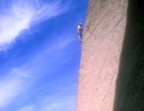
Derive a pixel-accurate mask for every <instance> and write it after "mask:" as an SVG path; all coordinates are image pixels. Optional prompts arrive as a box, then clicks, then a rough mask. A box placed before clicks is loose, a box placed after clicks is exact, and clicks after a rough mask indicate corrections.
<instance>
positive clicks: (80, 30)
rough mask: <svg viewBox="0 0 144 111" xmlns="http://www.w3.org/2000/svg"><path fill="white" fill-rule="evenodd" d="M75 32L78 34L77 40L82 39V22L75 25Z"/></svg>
mask: <svg viewBox="0 0 144 111" xmlns="http://www.w3.org/2000/svg"><path fill="white" fill-rule="evenodd" d="M77 34H78V38H79V41H80V42H81V41H82V37H83V27H82V23H79V24H78V26H77Z"/></svg>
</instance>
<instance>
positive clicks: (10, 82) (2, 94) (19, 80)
mask: <svg viewBox="0 0 144 111" xmlns="http://www.w3.org/2000/svg"><path fill="white" fill-rule="evenodd" d="M7 74H8V76H7V77H5V78H4V79H3V80H1V82H0V108H3V107H6V106H7V105H9V104H11V103H12V102H13V100H14V99H15V98H16V97H17V96H18V95H20V94H21V93H23V91H24V90H26V88H28V87H29V85H30V82H29V79H30V78H29V77H27V76H23V75H24V71H22V70H20V69H19V70H18V69H17V70H16V69H13V70H12V71H10V72H8V73H7ZM21 74H22V75H21Z"/></svg>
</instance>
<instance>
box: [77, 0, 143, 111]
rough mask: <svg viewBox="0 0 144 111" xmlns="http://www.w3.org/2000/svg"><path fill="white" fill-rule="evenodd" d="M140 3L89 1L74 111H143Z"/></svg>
mask: <svg viewBox="0 0 144 111" xmlns="http://www.w3.org/2000/svg"><path fill="white" fill-rule="evenodd" d="M143 4H144V3H143V0H89V8H88V11H87V20H86V24H85V30H84V37H83V42H82V58H81V66H80V73H79V86H78V95H77V105H76V111H144V6H143Z"/></svg>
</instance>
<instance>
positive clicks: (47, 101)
mask: <svg viewBox="0 0 144 111" xmlns="http://www.w3.org/2000/svg"><path fill="white" fill-rule="evenodd" d="M63 87H65V86H63ZM70 87H71V86H70ZM74 89H76V88H75V87H73V86H72V87H71V88H69V89H67V90H63V89H61V90H59V91H58V92H57V93H54V94H53V95H49V96H43V97H41V98H39V100H37V101H36V102H35V103H33V104H31V105H27V106H24V107H22V108H20V109H19V110H18V111H74V110H75V102H76V98H75V93H74V92H73V91H72V92H73V93H71V90H74ZM69 93H70V94H69Z"/></svg>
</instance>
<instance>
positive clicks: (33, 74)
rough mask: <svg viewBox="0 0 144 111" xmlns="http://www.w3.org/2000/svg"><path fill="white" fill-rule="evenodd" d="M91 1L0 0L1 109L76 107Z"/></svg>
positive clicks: (56, 110) (63, 110)
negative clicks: (81, 33) (81, 28)
mask: <svg viewBox="0 0 144 111" xmlns="http://www.w3.org/2000/svg"><path fill="white" fill-rule="evenodd" d="M87 5H88V0H79V1H78V0H67V1H66V0H1V1H0V21H1V24H0V110H1V111H74V110H75V104H76V94H77V84H78V70H79V64H80V56H81V55H80V54H81V43H79V42H78V39H77V34H76V27H77V24H78V23H79V22H82V23H83V24H84V22H85V18H86V9H87Z"/></svg>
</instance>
